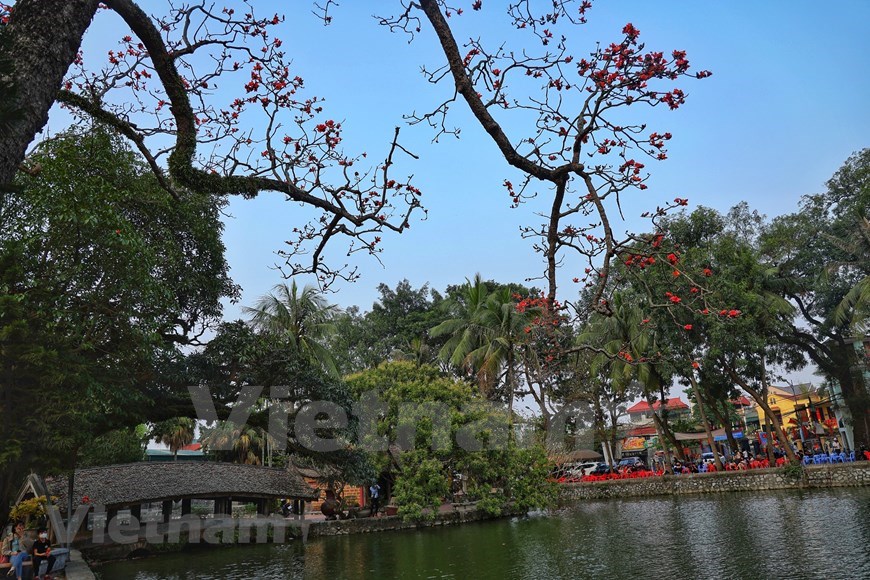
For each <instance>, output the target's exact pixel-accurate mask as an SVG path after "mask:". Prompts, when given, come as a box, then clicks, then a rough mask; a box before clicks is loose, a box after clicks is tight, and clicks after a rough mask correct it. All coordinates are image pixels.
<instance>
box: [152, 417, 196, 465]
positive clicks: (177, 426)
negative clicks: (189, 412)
mask: <svg viewBox="0 0 870 580" xmlns="http://www.w3.org/2000/svg"><path fill="white" fill-rule="evenodd" d="M195 430H196V421H194V420H193V419H191V418H189V417H175V418H174V419H167V420H166V421H162V422H160V423H157V424H156V425H155V426H154V428H153V429H152V431H151V435H152V437H153V438H154V439H155V441H158V442H160V443H163V444H164V445H166V446H167V447H169V450H170V451H172V459H173V461H177V460H178V450H179V449H181V448H182V447H184V446H185V445H190V444H191V443H193V437H194V433H195Z"/></svg>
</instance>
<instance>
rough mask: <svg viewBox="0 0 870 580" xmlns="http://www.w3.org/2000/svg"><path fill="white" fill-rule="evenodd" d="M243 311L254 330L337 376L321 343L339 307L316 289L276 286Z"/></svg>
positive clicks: (285, 285) (293, 284) (332, 363)
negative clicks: (278, 339)
mask: <svg viewBox="0 0 870 580" xmlns="http://www.w3.org/2000/svg"><path fill="white" fill-rule="evenodd" d="M242 312H244V313H245V314H247V315H248V316H249V317H250V322H251V325H252V326H253V327H254V328H255V329H256V330H258V331H261V332H266V333H271V334H274V335H276V336H280V337H282V338H284V339H285V340H286V341H287V342H288V344H289V346H290V348H292V349H294V350H296V351H297V352H298V353H300V354H301V355H303V356H305V357H307V358H309V359H310V360H311V361H314V362H315V363H317V364H319V365H320V366H322V367H323V368H324V369H325V370H326V371H327V372H328V373H330V374H331V375H333V376H337V375H338V369H337V368H336V364H335V359H334V358H333V357H332V354H330V352H329V351H328V350H327V349H326V348H325V347H324V346H323V345H322V344H321V342H320V341H321V340H322V339H323V338H324V337H325V336H326V335H327V334H328V333H329V332H330V330H331V328H332V326H331V324H332V321H333V319H334V318H335V316H336V315H337V314H338V313H339V308H338V307H337V306H335V305H333V304H329V302H327V300H326V298H325V297H324V296H323V294H321V293H320V291H319V290H317V289H316V288H314V287H312V286H305V287H304V288H302V290H301V292H300V290H299V287H298V286H297V285H296V282H295V281H293V282H291V283H290V285H289V286H288V285H287V284H278V285H276V286H275V287H274V288H272V292H271V293H269V294H266V295H265V296H261V297H260V298H259V299H258V300H257V302H256V304H254V307H253V308H248V307H245V308H243V309H242Z"/></svg>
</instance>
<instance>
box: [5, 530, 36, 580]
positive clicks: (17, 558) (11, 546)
mask: <svg viewBox="0 0 870 580" xmlns="http://www.w3.org/2000/svg"><path fill="white" fill-rule="evenodd" d="M24 542H25V538H24V524H23V523H22V522H18V523H16V524H15V526H14V527H13V529H12V532H10V533H9V534H8V535H7V536H6V537H5V538H3V543H2V544H0V555H3V556H5V557H6V558H8V559H9V563H10V564H12V568H11V569H10V570H9V575H11V574H13V573H14V574H15V578H16V580H21V579H22V577H23V576H24V562H25V561H26V560H28V559H29V558H30V554H28V553H27V547H26V546H25V545H24Z"/></svg>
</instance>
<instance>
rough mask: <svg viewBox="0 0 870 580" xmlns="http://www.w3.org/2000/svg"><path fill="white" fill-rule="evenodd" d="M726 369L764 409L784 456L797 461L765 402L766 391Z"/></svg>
mask: <svg viewBox="0 0 870 580" xmlns="http://www.w3.org/2000/svg"><path fill="white" fill-rule="evenodd" d="M727 370H728V374H729V375H730V376H731V378H732V379H733V380H734V382H735V383H737V384H738V385H740V387H741V388H742V389H743V390H744V391H746V392H747V393H749V396H750V397H752V398H753V399H755V402H756V403H758V406H759V407H761V408H762V410H763V411H764V418H765V419H764V420H765V423H766V422H767V421H770V423H771V424H772V425H773V428H774V430H775V431H776V436H777V438H778V439H779V440H780V441H781V442H782V443H783V446H784V447H785V449H784V451H785V455H786V457H788V460H789V461H792V462H797V460H798V459H797V456H796V455H795V454H794V450H793V449H792V448H791V445H790V444H789V442H788V439H787V438H786V436H785V432H784V431H783V430H782V425H781V424H780V423H779V420H778V419H777V418H776V415H774V414H773V411H772V410H771V409H770V405H768V404H767V397H766V396H765V395H766V392H759V391H758V390H757V389H754V388H752V387H750V386H749V383H747V382H746V381H744V380H743V379H742V378H741V377H740V375H738V374H737V373H736V372H734V370H733V369H731V368H730V367H727ZM766 390H767V386H766V383H765V386H764V391H766ZM769 436H770V432H769V431H768V437H769ZM771 442H772V441H771ZM769 446H770V443H768V447H769Z"/></svg>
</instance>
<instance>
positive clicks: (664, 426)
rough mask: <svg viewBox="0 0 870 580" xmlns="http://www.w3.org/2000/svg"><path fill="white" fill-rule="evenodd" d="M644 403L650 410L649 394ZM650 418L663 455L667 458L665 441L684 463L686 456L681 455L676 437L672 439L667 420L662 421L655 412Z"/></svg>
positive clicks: (681, 450) (672, 435) (681, 449)
mask: <svg viewBox="0 0 870 580" xmlns="http://www.w3.org/2000/svg"><path fill="white" fill-rule="evenodd" d="M646 402H647V404H648V405H649V406H650V409H652V405H653V404H652V401H651V397H650V395H649V393H647V394H646ZM665 402H667V401H665ZM652 416H653V424H655V427H656V435H658V437H659V441H661V442H662V448H663V449H664V450H665V455H666V456H667V446H666V445H665V441H667V442H668V443H670V444H671V445H672V446H673V448H674V452H675V453H676V454H677V457H678V458H679V459H680V461H685V460H686V456H685V454H683V448H682V447H680V442H679V441H677V438H676V437H674V433H673V431H671V428H670V427H669V426H668V422H667V419H666V418H665V419H662V417H659V416H658V415H657V414H656V413H655V412H653V414H652ZM668 465H669V466H670V465H671V463H670V458H669V459H668Z"/></svg>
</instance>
